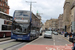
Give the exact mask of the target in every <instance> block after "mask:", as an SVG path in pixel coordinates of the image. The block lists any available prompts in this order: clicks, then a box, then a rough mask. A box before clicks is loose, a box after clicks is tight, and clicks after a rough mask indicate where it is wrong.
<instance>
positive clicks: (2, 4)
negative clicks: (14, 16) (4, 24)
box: [0, 0, 10, 14]
mask: <svg viewBox="0 0 75 50" xmlns="http://www.w3.org/2000/svg"><path fill="white" fill-rule="evenodd" d="M9 9H10V8H9V6H8V0H0V11H2V12H4V13H6V14H9Z"/></svg>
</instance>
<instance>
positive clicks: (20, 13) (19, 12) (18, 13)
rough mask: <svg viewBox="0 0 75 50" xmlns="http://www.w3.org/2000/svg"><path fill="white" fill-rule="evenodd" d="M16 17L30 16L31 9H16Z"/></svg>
mask: <svg viewBox="0 0 75 50" xmlns="http://www.w3.org/2000/svg"><path fill="white" fill-rule="evenodd" d="M15 17H16V18H17V17H20V18H26V17H29V18H30V11H24V10H16V11H15Z"/></svg>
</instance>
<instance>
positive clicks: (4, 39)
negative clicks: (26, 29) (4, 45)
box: [0, 37, 11, 42]
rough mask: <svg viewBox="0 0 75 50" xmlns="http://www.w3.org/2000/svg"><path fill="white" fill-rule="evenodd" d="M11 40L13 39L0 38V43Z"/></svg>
mask: <svg viewBox="0 0 75 50" xmlns="http://www.w3.org/2000/svg"><path fill="white" fill-rule="evenodd" d="M10 39H11V37H7V38H0V42H1V41H6V40H10Z"/></svg>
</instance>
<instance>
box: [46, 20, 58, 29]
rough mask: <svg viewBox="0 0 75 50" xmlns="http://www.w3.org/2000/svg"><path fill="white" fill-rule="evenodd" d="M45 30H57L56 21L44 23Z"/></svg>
mask: <svg viewBox="0 0 75 50" xmlns="http://www.w3.org/2000/svg"><path fill="white" fill-rule="evenodd" d="M45 28H46V29H54V30H57V29H58V19H50V20H47V21H46V22H45Z"/></svg>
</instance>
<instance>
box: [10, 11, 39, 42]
mask: <svg viewBox="0 0 75 50" xmlns="http://www.w3.org/2000/svg"><path fill="white" fill-rule="evenodd" d="M32 23H33V22H32V17H31V16H30V11H25V10H16V11H15V12H14V15H13V20H12V32H11V39H16V40H29V41H30V40H33V39H35V38H37V37H39V32H38V31H37V26H35V27H34V25H35V23H36V22H35V23H34V24H32Z"/></svg>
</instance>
